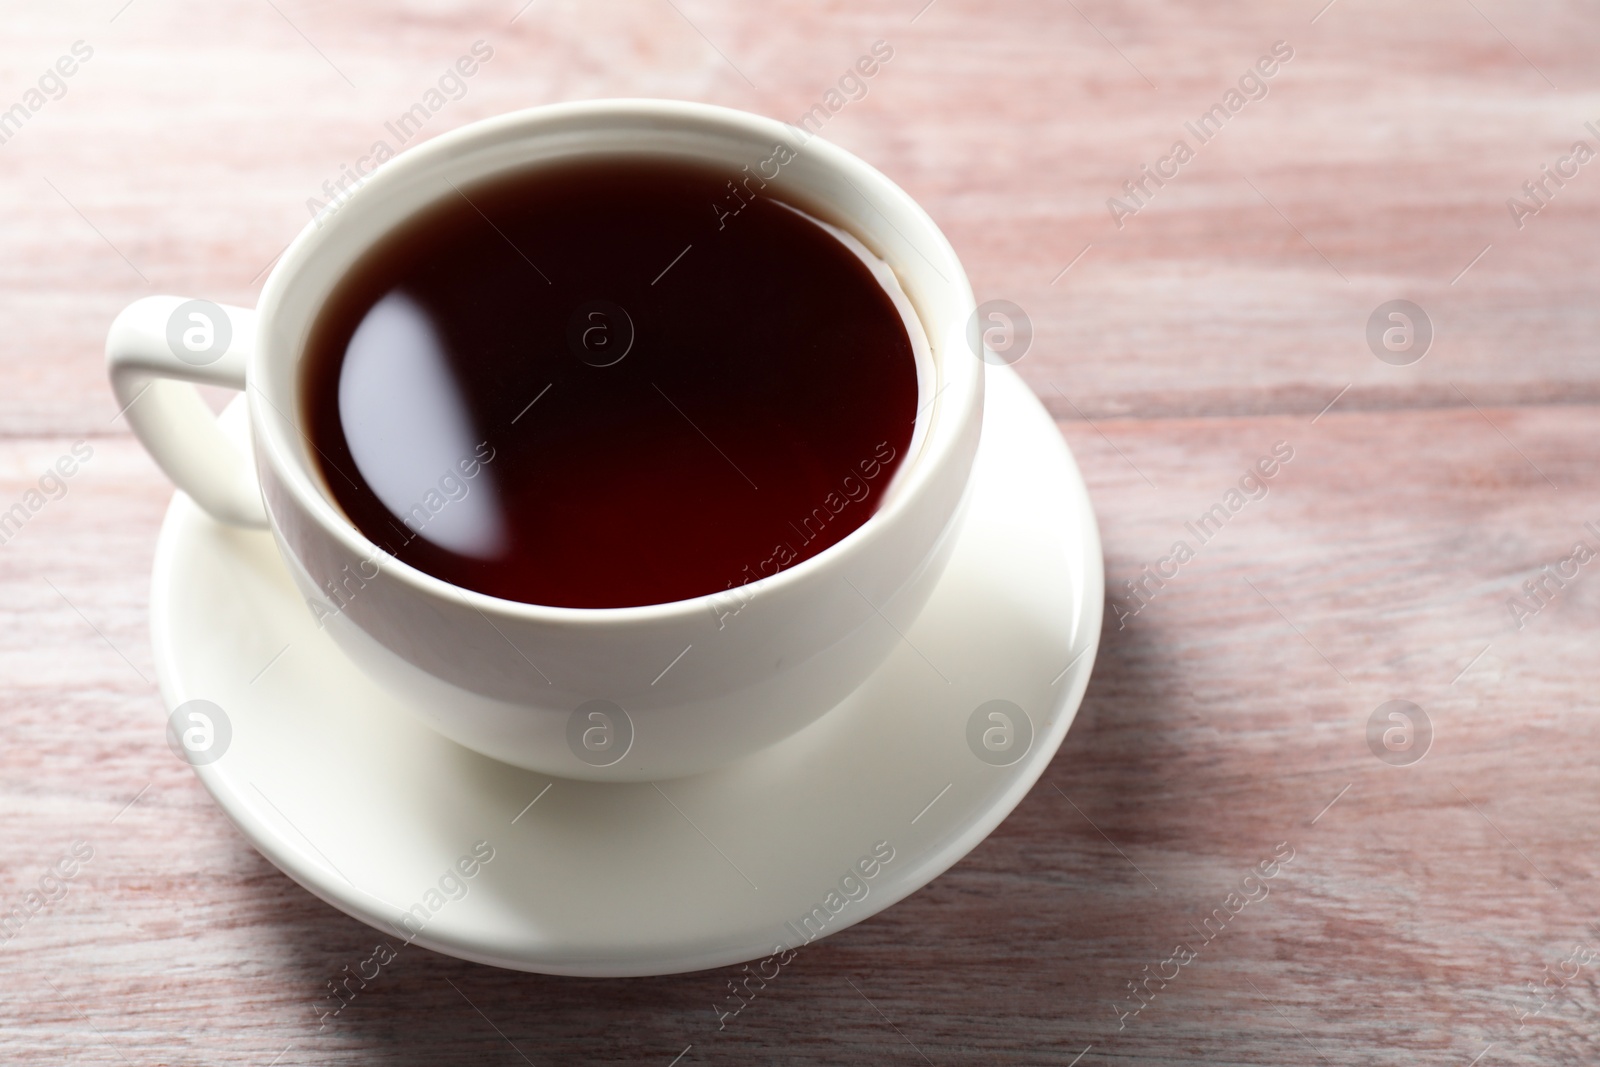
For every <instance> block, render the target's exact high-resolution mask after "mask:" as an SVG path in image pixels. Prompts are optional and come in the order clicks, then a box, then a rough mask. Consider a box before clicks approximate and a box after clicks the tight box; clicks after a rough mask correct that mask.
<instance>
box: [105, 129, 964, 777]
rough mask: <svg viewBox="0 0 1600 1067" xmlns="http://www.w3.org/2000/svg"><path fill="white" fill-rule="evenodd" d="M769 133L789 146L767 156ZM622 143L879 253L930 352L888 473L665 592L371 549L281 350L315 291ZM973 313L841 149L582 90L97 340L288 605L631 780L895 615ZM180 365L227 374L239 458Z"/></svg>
mask: <svg viewBox="0 0 1600 1067" xmlns="http://www.w3.org/2000/svg"><path fill="white" fill-rule="evenodd" d="M777 145H784V146H787V148H788V150H789V152H788V155H789V156H790V157H791V158H789V159H788V161H787V162H784V163H782V164H777V163H775V162H774V157H775V146H777ZM619 156H620V157H629V156H631V157H656V158H661V157H667V158H676V159H687V160H693V161H698V162H700V163H702V164H711V165H713V166H719V167H725V168H726V169H727V170H728V173H729V175H730V177H733V176H736V175H738V176H743V174H745V173H746V172H745V171H744V170H743V168H745V167H746V166H749V167H750V168H751V171H750V172H751V173H754V172H756V170H757V169H758V168H762V176H763V177H764V178H766V179H768V180H770V182H771V189H770V190H769V192H770V193H772V194H776V195H777V196H778V197H780V198H781V199H783V200H786V201H788V202H789V203H791V204H793V205H795V206H798V207H801V208H802V209H804V210H806V211H807V212H809V213H811V214H812V215H814V216H816V217H817V218H819V219H822V220H825V221H826V222H828V223H830V224H832V225H834V226H837V227H839V228H841V229H843V230H845V231H847V232H848V233H850V234H852V235H854V236H855V237H856V238H857V239H859V240H860V241H861V242H862V243H863V244H865V246H866V247H867V248H868V249H869V250H870V251H871V252H872V253H874V254H875V255H876V256H878V257H880V258H881V259H882V260H883V261H885V262H886V263H887V264H888V265H889V266H890V267H891V268H892V270H893V271H894V274H895V276H896V278H897V279H898V281H899V283H900V286H901V288H902V289H903V290H904V292H905V294H906V296H907V297H908V298H909V299H910V302H911V305H912V307H913V309H914V311H915V314H916V316H917V318H918V319H919V320H920V322H921V323H922V326H923V329H924V331H925V333H926V335H927V339H928V343H929V347H930V349H931V352H932V360H931V362H932V375H931V378H932V380H931V381H925V382H924V383H923V385H922V390H921V391H922V394H923V395H922V396H921V397H920V398H919V404H920V405H921V406H922V407H923V408H924V412H923V417H924V418H925V419H926V421H925V423H924V424H923V425H924V427H925V429H923V430H919V434H918V436H919V438H920V445H919V446H918V447H916V448H915V449H914V451H913V454H910V455H907V456H906V457H905V458H904V459H903V460H902V470H901V473H900V474H898V475H897V476H896V483H895V490H894V492H893V493H892V494H891V495H889V496H888V498H887V499H886V500H885V501H884V503H883V504H882V505H881V506H880V508H879V510H878V511H877V512H876V513H875V514H873V515H872V516H871V517H870V518H869V519H868V520H867V521H866V522H865V523H864V524H862V525H861V526H860V527H859V528H858V529H856V530H855V531H853V532H852V533H851V534H850V535H849V536H847V537H845V538H844V539H843V540H841V541H840V542H838V543H837V544H835V545H833V546H832V547H830V548H828V549H826V550H824V551H823V552H821V553H818V554H817V555H816V556H813V557H812V558H810V559H807V560H805V561H803V562H801V563H798V564H795V565H794V566H791V567H789V568H787V569H785V570H780V571H778V572H777V573H776V574H772V575H769V576H766V577H762V578H759V579H758V580H756V581H753V582H751V583H749V584H748V585H746V586H743V587H742V588H740V589H738V590H735V591H733V592H731V593H723V594H721V595H710V596H702V597H696V598H694V599H692V600H683V601H678V602H674V603H669V604H655V605H649V606H644V607H627V608H558V607H541V606H538V605H533V604H524V603H519V602H515V601H509V600H501V599H498V598H496V597H492V596H487V595H485V594H483V593H478V592H474V591H472V590H468V589H463V588H460V587H457V586H454V585H451V584H449V583H446V582H444V581H442V580H440V579H438V578H435V577H433V576H432V575H430V574H427V573H426V572H424V571H421V570H418V569H416V568H414V567H411V566H409V565H408V564H406V563H403V562H401V561H399V560H398V559H395V558H394V557H392V556H389V555H387V554H386V553H384V552H383V551H382V550H381V549H379V548H378V547H377V546H376V545H374V544H373V543H372V542H371V541H370V540H368V539H367V537H366V536H365V535H363V534H362V533H361V532H360V530H358V529H357V528H356V527H355V526H354V525H352V524H351V522H350V521H349V519H347V518H346V517H345V515H344V514H343V512H342V511H341V510H340V509H339V507H338V505H336V504H335V503H334V502H333V500H332V498H331V496H330V494H329V492H328V490H327V488H326V486H325V484H324V482H323V477H322V475H321V473H320V471H319V467H318V464H317V463H316V462H314V457H313V456H312V455H311V449H312V446H311V444H310V441H309V439H308V438H307V437H306V435H305V433H304V432H303V429H302V428H303V426H304V420H305V413H304V412H303V411H302V410H301V404H300V400H299V373H298V372H299V365H300V359H301V356H302V353H303V348H304V343H305V340H306V337H307V334H308V332H309V331H310V328H311V326H312V323H313V321H314V319H315V317H316V315H317V312H318V310H319V309H320V308H321V307H322V304H323V302H324V300H325V298H326V297H327V296H328V294H329V292H330V290H331V289H332V287H333V286H334V285H335V284H336V283H337V282H338V281H339V280H340V278H341V277H342V276H343V274H344V273H345V272H346V271H347V270H348V269H349V268H350V267H351V266H352V264H354V263H355V262H356V261H357V260H358V259H359V258H360V257H361V256H362V255H363V253H365V252H366V251H368V250H369V249H370V248H371V247H372V246H373V244H374V243H375V242H376V241H378V240H379V239H381V238H382V237H383V236H384V235H386V234H387V233H389V232H390V231H391V230H392V229H393V228H394V227H395V226H397V225H398V224H400V223H401V222H402V221H403V220H406V219H408V218H410V217H411V216H413V215H414V214H415V213H417V212H418V211H419V210H421V209H423V208H424V207H426V206H427V205H429V204H432V203H434V202H436V201H438V200H440V199H441V198H443V197H446V196H455V195H457V194H456V193H455V192H453V191H452V189H451V184H454V185H455V186H457V187H460V188H463V189H470V188H471V187H472V186H473V185H474V184H476V183H478V182H481V181H483V180H484V179H487V178H491V177H493V176H495V175H497V174H500V173H502V172H505V171H508V170H513V169H525V168H527V167H529V166H537V165H538V164H539V163H540V162H544V161H549V162H557V161H570V160H573V159H580V158H614V157H619ZM778 158H782V154H779V155H778ZM774 167H776V168H777V170H778V173H777V174H776V175H772V174H771V173H770V171H771V170H772V169H773V168H774ZM707 219H708V221H714V219H713V218H712V212H711V211H709V210H708V211H707ZM973 314H974V306H973V297H972V290H971V287H970V285H969V284H968V282H967V278H966V274H965V272H964V271H963V270H962V268H961V264H960V262H959V261H958V260H957V259H956V255H955V252H954V251H953V250H952V249H951V247H950V244H949V242H948V241H947V240H946V239H945V237H944V235H943V234H942V233H940V231H939V229H938V227H937V226H936V225H935V224H934V222H933V220H932V219H930V218H929V217H928V215H927V214H926V213H925V212H924V211H923V210H922V209H921V208H920V207H918V206H917V204H916V203H915V202H913V201H912V199H911V198H910V197H909V196H907V195H906V193H905V192H904V191H902V190H901V189H900V188H899V187H898V186H896V185H895V184H894V183H893V182H891V181H889V179H887V178H885V177H884V176H883V175H882V174H880V173H879V172H878V171H876V170H874V169H873V168H872V167H870V166H868V165H867V164H865V163H863V162H862V161H861V160H859V159H857V158H856V157H855V156H853V155H851V154H850V153H848V152H846V151H844V150H843V149H841V148H838V147H837V146H834V145H832V144H829V143H827V142H825V141H823V140H821V139H819V138H813V137H810V136H809V135H807V134H806V133H805V132H804V131H802V130H799V129H797V128H795V127H793V126H788V125H785V124H783V123H779V122H775V121H772V120H770V119H766V118H761V117H759V116H755V115H750V114H746V113H744V112H740V111H733V110H729V109H726V108H720V107H712V106H708V105H704V104H690V103H681V102H671V101H660V100H603V101H593V102H585V103H577V104H558V105H552V106H548V107H540V108H534V109H531V110H528V111H522V112H517V113H515V114H511V115H505V116H502V117H499V118H495V119H490V120H487V121H483V122H478V123H475V124H473V125H471V126H467V127H464V128H462V129H459V130H456V131H454V132H452V133H448V134H445V135H443V136H441V137H438V138H437V139H435V140H433V141H430V142H428V143H426V144H424V145H421V146H420V147H417V148H415V149H412V150H410V151H408V152H405V153H404V154H402V155H400V156H398V157H396V158H395V159H393V160H392V161H390V162H388V163H386V164H385V165H383V166H382V167H381V168H379V169H378V170H377V171H375V172H374V173H373V174H371V175H370V176H369V177H367V178H366V179H365V180H364V181H363V183H362V184H361V185H360V186H359V187H358V188H357V189H356V190H355V191H354V192H353V194H352V195H350V196H349V198H348V199H347V200H344V201H342V202H341V203H339V204H338V206H337V208H336V210H333V211H331V212H325V213H324V215H323V216H322V217H319V218H318V219H317V220H315V221H314V222H313V223H312V224H310V225H308V226H307V227H306V229H305V230H303V231H302V232H301V233H300V235H299V236H298V237H297V238H295V240H294V242H293V243H292V244H291V245H290V246H289V247H288V249H287V250H286V251H285V252H284V254H283V256H282V258H281V259H280V260H279V262H278V263H277V265H276V267H275V268H274V269H273V272H272V274H271V276H270V277H269V278H268V280H267V283H266V286H265V288H264V290H263V292H262V294H261V300H260V303H259V305H258V306H257V307H256V309H255V310H254V311H250V310H246V309H242V308H233V307H229V308H219V306H218V305H214V304H209V303H207V302H204V301H185V300H184V299H182V298H179V297H149V298H146V299H144V300H140V301H138V302H137V303H134V304H133V305H131V306H129V307H128V308H127V309H126V310H124V311H123V312H122V314H121V315H119V316H118V317H117V319H116V321H115V323H113V325H112V327H111V332H110V336H109V337H108V339H107V342H106V358H107V362H108V364H109V371H110V377H111V383H112V387H113V390H114V392H115V393H116V398H117V403H118V405H119V406H120V407H123V408H124V409H125V410H126V413H127V418H128V421H129V423H130V424H131V425H132V427H133V430H134V432H135V433H136V434H137V435H138V437H139V439H140V441H142V442H143V443H144V445H145V447H146V448H147V449H148V450H149V452H150V454H151V455H152V456H153V457H154V458H155V460H156V462H157V463H159V464H160V466H161V468H162V469H163V470H164V471H166V473H167V474H168V476H170V477H171V478H172V480H173V481H174V482H175V483H176V484H177V485H178V487H179V488H180V489H182V490H183V491H184V492H186V493H188V494H189V496H190V497H192V498H193V499H194V500H195V501H196V502H197V503H198V504H199V505H200V506H201V507H202V508H204V509H205V510H206V511H207V512H209V513H210V514H211V515H212V516H213V517H214V518H216V519H217V520H218V521H220V522H223V523H227V524H231V525H235V526H244V527H268V528H270V529H271V530H272V532H273V534H274V536H275V538H276V540H277V544H278V548H279V550H280V552H281V553H282V555H283V557H284V559H285V561H286V562H287V564H288V566H289V570H290V572H291V573H292V574H293V576H294V579H295V581H296V582H297V583H298V584H299V586H300V590H301V592H302V593H303V594H304V595H305V597H306V599H307V604H308V610H314V611H315V612H316V614H317V615H318V617H319V620H320V622H321V624H322V625H324V626H325V627H326V628H327V629H328V631H329V632H330V633H331V634H332V636H333V637H334V639H335V640H336V641H337V642H338V644H339V645H340V646H341V648H342V649H343V650H344V651H345V652H346V653H347V654H348V655H349V656H350V657H351V658H352V659H353V660H354V661H355V662H357V663H358V664H359V665H360V666H361V668H362V669H363V670H364V671H365V672H366V673H367V674H368V675H370V676H371V677H372V678H373V679H374V680H375V681H377V682H378V683H379V684H380V685H382V686H384V687H386V688H388V689H389V690H391V691H393V692H394V693H396V694H397V695H399V696H400V697H401V698H403V700H404V702H405V703H406V704H407V705H408V706H410V707H412V708H414V709H415V710H416V711H417V713H418V714H420V715H421V716H422V717H423V718H424V719H425V720H426V721H427V722H429V723H430V724H431V725H432V726H433V727H434V728H436V729H437V730H438V731H439V732H441V733H443V734H444V735H446V736H448V737H450V738H452V739H454V740H455V741H457V742H459V743H460V744H462V745H465V746H467V747H468V748H472V749H475V750H477V751H478V752H481V753H484V754H486V755H489V756H492V757H494V758H496V759H500V760H504V761H506V762H508V763H512V764H516V765H518V766H521V767H526V768H529V769H533V770H538V771H542V772H545V773H549V774H554V775H560V776H563V777H569V778H582V779H590V780H609V781H643V780H649V779H659V778H669V777H676V776H681V775H686V774H692V773H696V772H699V771H702V770H706V769H709V768H712V767H716V766H718V765H721V764H725V763H727V762H729V761H731V760H734V759H737V758H738V757H740V756H742V755H745V754H748V753H750V752H753V751H756V750H757V749H760V748H762V747H765V746H767V745H770V744H772V743H773V742H775V741H778V740H780V739H782V738H784V737H786V736H788V735H790V734H792V733H794V732H795V731H797V730H799V729H801V728H802V727H804V726H806V725H807V724H808V723H810V722H812V721H813V720H815V719H816V718H818V717H819V716H821V715H822V714H823V713H824V712H826V711H827V710H828V709H829V708H831V707H833V706H834V705H835V704H836V703H837V702H838V701H839V700H840V699H842V698H843V697H844V696H845V695H847V694H848V693H849V692H850V691H851V690H852V689H854V688H855V687H856V686H858V685H859V684H860V683H861V682H862V681H864V680H865V679H866V677H867V676H868V675H869V674H870V673H871V671H872V670H873V669H874V668H875V667H876V666H877V665H878V664H879V663H881V662H882V660H883V659H884V658H885V657H886V656H887V655H888V654H889V652H890V651H891V650H892V649H893V648H894V646H895V645H896V644H897V643H898V642H900V641H902V640H903V638H902V637H901V636H900V632H901V630H903V628H904V627H905V626H906V625H907V624H908V623H909V622H910V621H911V620H913V619H914V618H915V616H916V615H917V613H918V612H920V610H921V608H922V605H923V604H924V603H925V601H926V599H927V597H928V595H929V594H930V593H931V591H932V587H933V585H934V583H935V582H936V581H937V579H938V577H939V574H940V572H941V571H942V569H943V566H944V563H945V559H946V558H947V556H948V554H949V549H950V547H951V544H952V542H953V541H954V538H955V534H956V532H957V529H958V527H959V524H960V517H961V513H962V506H963V501H964V498H965V490H966V487H967V483H968V476H969V474H970V472H971V468H972V461H973V456H974V454H975V453H976V451H977V445H978V436H979V431H980V427H981V420H982V413H983V362H982V360H980V359H979V358H977V357H976V356H975V355H974V353H973V351H972V350H971V348H970V347H968V341H967V328H968V322H969V319H970V318H971V316H972V315H973ZM195 382H198V383H207V384H211V385H221V386H227V387H230V388H233V389H242V390H245V391H246V394H247V397H248V416H249V429H250V438H251V442H252V445H253V453H254V455H253V466H252V457H251V456H249V455H246V454H242V453H241V451H240V449H238V448H236V447H235V446H234V445H233V444H232V443H231V442H230V440H229V438H228V437H227V436H226V435H225V434H224V433H223V432H222V430H221V428H220V427H219V426H218V425H217V423H216V420H215V419H214V418H213V416H212V415H211V412H210V410H209V409H208V408H207V407H206V406H205V403H204V402H203V401H202V400H201V398H200V396H199V394H198V393H197V391H196V390H195V389H194V388H193V386H192V385H190V384H188V383H195ZM842 384H847V383H842ZM330 606H331V607H332V610H330ZM674 657H677V659H676V660H675V659H674ZM669 663H671V664H672V669H671V670H670V671H667V672H666V673H665V674H663V673H662V670H663V668H664V667H666V666H667V665H668V664H669ZM308 743H310V739H308Z"/></svg>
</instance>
